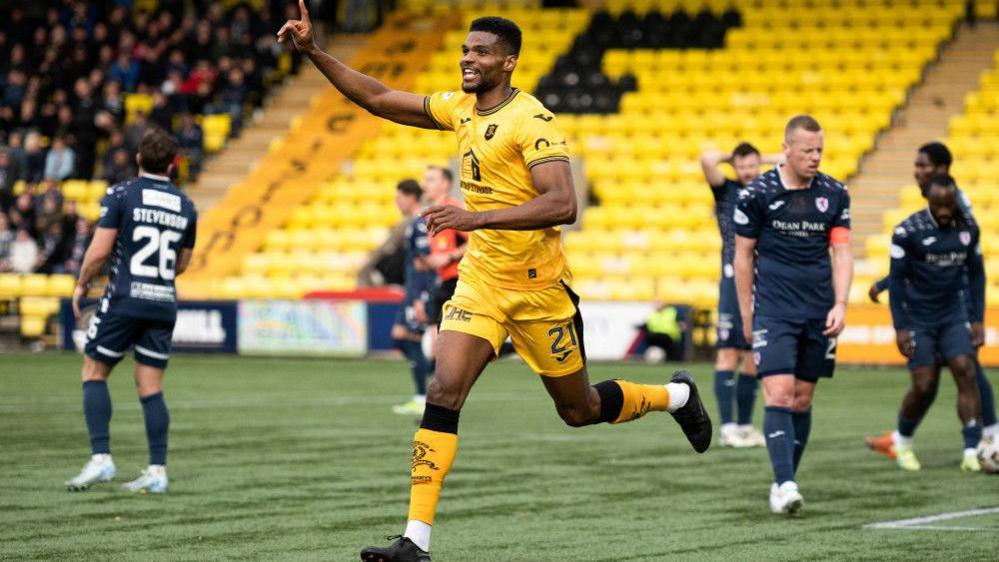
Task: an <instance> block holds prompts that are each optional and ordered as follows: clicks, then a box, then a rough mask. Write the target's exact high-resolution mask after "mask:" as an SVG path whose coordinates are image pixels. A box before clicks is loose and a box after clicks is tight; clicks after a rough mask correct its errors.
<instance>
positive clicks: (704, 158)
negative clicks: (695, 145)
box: [701, 150, 732, 187]
mask: <svg viewBox="0 0 999 562" xmlns="http://www.w3.org/2000/svg"><path fill="white" fill-rule="evenodd" d="M731 161H732V155H731V154H730V153H728V152H722V151H720V150H710V151H708V152H705V153H704V154H701V171H702V172H704V179H706V180H707V181H708V185H710V186H711V187H721V186H722V185H723V184H724V183H725V173H724V172H722V170H721V165H722V164H724V163H726V162H731Z"/></svg>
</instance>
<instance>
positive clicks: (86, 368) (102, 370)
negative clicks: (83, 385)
mask: <svg viewBox="0 0 999 562" xmlns="http://www.w3.org/2000/svg"><path fill="white" fill-rule="evenodd" d="M110 374H111V369H110V368H109V367H108V366H107V365H105V364H104V363H101V362H99V361H95V360H93V359H91V358H90V357H86V356H85V357H84V360H83V368H82V369H80V379H81V380H82V381H83V382H88V381H106V380H108V376H109V375H110Z"/></svg>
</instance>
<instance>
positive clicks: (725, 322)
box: [701, 142, 783, 448]
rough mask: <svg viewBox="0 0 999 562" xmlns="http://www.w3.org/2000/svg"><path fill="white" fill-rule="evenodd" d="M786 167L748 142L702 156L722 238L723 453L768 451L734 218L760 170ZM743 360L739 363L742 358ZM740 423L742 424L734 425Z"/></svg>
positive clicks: (719, 377)
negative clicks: (757, 410) (740, 292)
mask: <svg viewBox="0 0 999 562" xmlns="http://www.w3.org/2000/svg"><path fill="white" fill-rule="evenodd" d="M782 161H783V158H782V157H781V155H779V154H772V155H770V154H768V155H767V156H765V157H763V156H761V155H760V151H759V150H757V149H756V147H754V146H753V145H751V144H749V143H747V142H744V143H740V144H739V145H738V146H736V147H735V150H733V151H732V152H731V153H726V152H721V151H711V152H705V153H704V154H702V155H701V169H702V170H703V171H704V179H706V180H707V182H708V185H709V186H710V187H711V193H712V195H714V198H715V218H716V219H717V221H718V230H719V232H720V233H721V238H722V262H721V265H722V267H721V279H720V280H719V282H718V331H717V337H716V340H715V342H716V347H717V348H718V355H717V358H716V359H715V398H716V399H717V400H718V412H719V415H720V417H721V427H720V429H719V441H720V442H721V444H722V446H723V447H737V448H743V447H762V446H764V445H766V440H765V439H764V438H763V434H762V433H760V432H759V430H757V429H756V428H755V427H753V425H752V422H753V405H754V403H755V402H756V389H757V387H758V386H759V384H758V382H757V379H756V366H755V365H753V358H752V354H751V353H749V350H750V346H749V343H748V342H747V341H746V340H745V338H744V337H743V336H742V315H741V314H740V313H739V299H738V297H737V296H736V294H735V268H734V267H733V265H732V261H733V258H734V256H735V225H734V224H733V222H732V212H733V211H734V210H735V201H736V198H737V197H738V194H739V191H741V190H742V189H744V188H745V187H746V186H747V185H749V183H750V182H751V181H753V180H754V179H756V178H757V177H758V176H759V175H760V166H761V165H762V164H777V163H780V162H782ZM721 164H731V165H732V169H734V170H735V175H736V178H737V179H734V180H732V179H729V178H727V177H726V176H725V172H723V171H722V169H721ZM740 355H741V358H740ZM740 363H741V364H742V369H741V372H740V373H739V374H740V375H741V376H740V377H738V382H736V380H735V372H736V370H737V369H739V364H740ZM733 388H734V390H735V403H736V410H737V418H735V419H733V416H732V401H733V400H732V390H733ZM736 421H738V423H736Z"/></svg>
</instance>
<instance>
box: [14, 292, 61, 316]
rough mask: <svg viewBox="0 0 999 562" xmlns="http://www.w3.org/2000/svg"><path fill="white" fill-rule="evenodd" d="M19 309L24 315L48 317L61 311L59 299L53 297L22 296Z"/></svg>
mask: <svg viewBox="0 0 999 562" xmlns="http://www.w3.org/2000/svg"><path fill="white" fill-rule="evenodd" d="M19 310H20V312H21V315H22V316H40V317H42V318H47V317H48V316H51V315H53V314H55V313H56V312H58V311H59V299H57V298H51V297H22V298H21V302H20V305H19Z"/></svg>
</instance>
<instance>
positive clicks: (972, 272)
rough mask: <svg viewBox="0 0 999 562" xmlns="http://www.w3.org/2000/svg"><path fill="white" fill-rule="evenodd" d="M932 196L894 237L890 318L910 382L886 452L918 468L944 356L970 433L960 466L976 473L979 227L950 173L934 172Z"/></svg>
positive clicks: (981, 275)
mask: <svg viewBox="0 0 999 562" xmlns="http://www.w3.org/2000/svg"><path fill="white" fill-rule="evenodd" d="M926 194H927V198H928V200H929V206H928V208H926V209H924V210H922V211H919V212H916V213H913V214H912V215H911V216H909V218H907V219H905V220H904V221H902V223H901V224H899V225H898V226H897V227H896V228H895V232H894V235H893V236H892V243H891V252H890V253H891V273H890V274H889V285H890V289H889V290H890V293H891V296H890V302H891V314H892V322H893V324H894V326H895V331H896V343H897V344H898V349H899V351H900V352H901V353H902V354H903V355H905V356H906V357H907V358H908V363H909V371H910V373H911V374H912V385H911V386H910V388H909V390H908V392H907V393H906V395H905V398H904V399H903V401H902V408H901V411H900V412H899V415H898V429H897V430H896V431H895V432H894V433H893V434H892V435H891V438H890V446H889V447H888V450H887V451H881V452H885V453H886V454H888V453H890V454H889V456H893V457H894V458H895V459H896V461H897V462H898V465H899V466H900V467H901V468H903V469H905V470H919V469H920V464H919V461H918V460H917V459H916V456H915V453H914V452H913V447H912V445H913V435H914V433H915V430H916V427H917V426H918V425H919V422H920V421H921V420H922V418H923V416H924V415H925V414H926V412H927V410H929V407H930V404H932V402H933V398H934V397H935V395H936V389H937V386H938V384H939V377H940V369H939V362H940V361H941V360H942V361H944V362H946V363H947V365H948V366H949V367H950V370H951V372H952V373H953V375H954V380H955V381H956V382H957V391H958V416H959V417H960V418H961V423H962V424H963V429H962V434H963V438H964V456H963V460H962V462H961V469H962V470H966V471H975V472H977V471H979V470H981V468H980V466H979V463H978V459H977V457H976V454H975V449H976V447H977V445H978V441H979V440H980V439H981V435H982V422H981V402H980V397H979V393H978V384H977V383H976V375H975V365H974V349H975V348H976V347H978V346H980V345H981V343H982V341H983V340H984V335H983V334H984V330H983V327H982V321H983V317H984V310H985V270H984V267H983V265H982V254H981V246H980V244H979V229H978V226H977V225H976V224H975V222H974V220H973V219H972V218H971V217H970V215H967V214H965V213H964V212H963V211H962V210H961V208H960V205H959V204H958V193H957V186H956V185H955V184H954V180H953V178H951V177H950V176H948V175H939V176H935V177H934V178H933V179H932V180H930V182H929V188H928V190H927V191H926ZM966 297H967V298H966ZM966 300H967V301H969V302H970V306H967V305H966V302H965V301H966ZM876 450H880V449H876Z"/></svg>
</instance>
